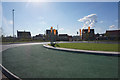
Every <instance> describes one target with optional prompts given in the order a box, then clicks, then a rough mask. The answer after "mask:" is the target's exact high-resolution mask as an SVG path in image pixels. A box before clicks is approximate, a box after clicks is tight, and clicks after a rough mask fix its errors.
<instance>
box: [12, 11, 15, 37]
mask: <svg viewBox="0 0 120 80" xmlns="http://www.w3.org/2000/svg"><path fill="white" fill-rule="evenodd" d="M14 11H15V10H14V9H13V10H12V14H13V38H14Z"/></svg>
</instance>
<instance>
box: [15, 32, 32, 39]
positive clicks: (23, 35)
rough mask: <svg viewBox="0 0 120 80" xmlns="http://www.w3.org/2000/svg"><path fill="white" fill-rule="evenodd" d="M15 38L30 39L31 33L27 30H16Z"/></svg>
mask: <svg viewBox="0 0 120 80" xmlns="http://www.w3.org/2000/svg"><path fill="white" fill-rule="evenodd" d="M17 38H18V39H31V33H30V32H27V31H18V30H17Z"/></svg>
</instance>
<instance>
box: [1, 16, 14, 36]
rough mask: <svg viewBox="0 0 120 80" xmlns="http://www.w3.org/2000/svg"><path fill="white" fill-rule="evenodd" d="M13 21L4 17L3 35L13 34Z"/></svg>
mask: <svg viewBox="0 0 120 80" xmlns="http://www.w3.org/2000/svg"><path fill="white" fill-rule="evenodd" d="M12 23H13V22H12V20H7V19H6V18H5V17H4V16H3V17H2V33H3V34H4V35H5V34H11V33H12V25H11V24H12Z"/></svg>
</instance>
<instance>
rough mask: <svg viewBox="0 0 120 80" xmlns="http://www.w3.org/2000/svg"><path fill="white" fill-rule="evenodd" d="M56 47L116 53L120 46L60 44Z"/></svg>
mask: <svg viewBox="0 0 120 80" xmlns="http://www.w3.org/2000/svg"><path fill="white" fill-rule="evenodd" d="M55 46H56V47H62V48H72V49H81V50H94V51H114V52H120V51H119V50H118V44H103V43H58V44H56V45H55Z"/></svg>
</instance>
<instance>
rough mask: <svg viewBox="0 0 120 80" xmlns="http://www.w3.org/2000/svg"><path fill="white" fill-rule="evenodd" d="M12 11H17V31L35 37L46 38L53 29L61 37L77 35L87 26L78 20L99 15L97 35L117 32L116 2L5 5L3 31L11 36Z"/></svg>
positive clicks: (3, 3)
mask: <svg viewBox="0 0 120 80" xmlns="http://www.w3.org/2000/svg"><path fill="white" fill-rule="evenodd" d="M12 9H15V35H17V30H25V31H30V32H31V34H32V36H34V35H37V34H44V33H45V30H46V29H49V28H50V27H51V26H53V28H55V29H57V25H58V29H59V33H60V34H62V33H63V34H64V33H67V34H69V35H76V33H77V31H79V29H81V28H82V27H83V25H84V23H83V22H79V21H78V20H79V19H81V18H83V17H84V16H88V15H90V14H96V15H97V23H96V24H95V27H93V28H94V29H95V33H105V31H106V30H113V29H117V28H118V3H117V2H36V3H35V2H2V10H3V11H2V14H3V17H2V19H3V20H2V28H3V33H4V34H5V35H6V36H10V35H12Z"/></svg>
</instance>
